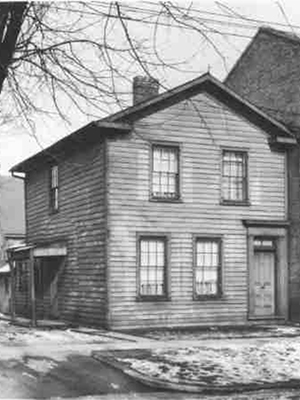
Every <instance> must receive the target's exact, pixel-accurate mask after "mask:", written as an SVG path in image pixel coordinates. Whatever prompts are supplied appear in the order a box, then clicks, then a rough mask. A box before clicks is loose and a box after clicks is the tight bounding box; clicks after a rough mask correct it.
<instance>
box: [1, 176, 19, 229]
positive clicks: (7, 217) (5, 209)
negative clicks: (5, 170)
mask: <svg viewBox="0 0 300 400" xmlns="http://www.w3.org/2000/svg"><path fill="white" fill-rule="evenodd" d="M0 230H1V234H4V235H5V236H23V235H25V204H24V182H23V181H22V180H20V179H15V178H12V177H11V176H0Z"/></svg>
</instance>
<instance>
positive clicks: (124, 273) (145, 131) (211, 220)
mask: <svg viewBox="0 0 300 400" xmlns="http://www.w3.org/2000/svg"><path fill="white" fill-rule="evenodd" d="M267 139H268V138H267V135H266V134H265V133H264V132H262V131H260V129H258V128H257V127H256V126H254V125H251V124H250V123H249V122H248V121H246V120H245V119H243V118H241V117H239V116H237V115H235V114H234V113H233V112H231V111H229V110H228V109H226V108H225V107H224V106H223V105H221V104H219V103H218V102H217V101H215V100H214V99H213V98H212V97H210V96H208V95H205V94H200V95H197V96H195V97H194V98H193V99H192V100H187V101H183V102H181V103H178V104H177V105H173V106H171V107H169V108H167V109H165V110H163V111H160V112H157V113H155V114H153V115H151V116H148V117H145V118H144V119H142V120H140V121H139V122H137V123H136V124H135V127H134V130H133V133H132V134H131V136H130V137H128V138H127V139H126V138H123V139H121V140H110V141H109V142H108V179H109V182H110V184H109V189H108V210H109V212H108V225H109V227H110V235H109V242H108V250H107V252H108V270H109V279H108V287H109V323H110V326H111V327H112V328H114V329H118V328H120V329H125V328H146V327H148V326H151V327H154V326H156V327H159V326H176V325H183V324H184V325H199V324H203V325H207V324H215V323H218V324H222V323H223V324H228V323H243V322H245V321H246V320H247V311H248V305H247V303H248V278H247V231H246V228H245V227H244V226H243V224H242V219H249V218H250V219H251V218H252V219H261V220H265V221H268V220H282V221H283V220H285V218H286V199H285V193H286V183H285V180H286V179H285V154H283V153H274V152H271V151H270V149H269V146H268V142H267ZM157 140H162V141H170V142H176V143H179V144H180V146H181V150H180V152H181V159H180V162H181V195H182V202H179V203H163V202H153V201H149V176H150V175H149V171H150V149H151V141H157ZM227 146H229V147H234V148H241V149H246V150H247V151H248V155H249V160H248V164H249V191H250V202H251V205H250V206H224V205H221V204H220V174H221V148H222V147H227ZM141 232H143V233H147V232H148V233H157V234H167V235H168V237H169V263H168V280H169V292H170V300H169V301H159V302H155V301H153V302H141V301H136V297H137V234H138V233H141ZM193 235H212V236H220V235H221V236H222V239H223V266H222V279H223V297H222V298H221V299H215V300H210V301H195V300H193V246H192V242H193V240H192V239H193ZM285 267H286V265H285Z"/></svg>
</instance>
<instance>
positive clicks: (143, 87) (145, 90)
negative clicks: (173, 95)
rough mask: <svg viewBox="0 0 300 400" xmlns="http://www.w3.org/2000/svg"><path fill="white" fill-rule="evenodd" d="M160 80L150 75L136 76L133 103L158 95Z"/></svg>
mask: <svg viewBox="0 0 300 400" xmlns="http://www.w3.org/2000/svg"><path fill="white" fill-rule="evenodd" d="M158 90H159V82H158V80H156V79H154V78H151V77H149V76H135V77H134V78H133V105H136V104H137V103H140V102H141V101H144V100H148V99H150V98H151V97H154V96H157V95H158Z"/></svg>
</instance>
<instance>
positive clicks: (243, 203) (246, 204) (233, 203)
mask: <svg viewBox="0 0 300 400" xmlns="http://www.w3.org/2000/svg"><path fill="white" fill-rule="evenodd" d="M220 204H221V205H222V206H237V207H249V206H251V203H250V201H249V200H243V201H234V200H221V201H220Z"/></svg>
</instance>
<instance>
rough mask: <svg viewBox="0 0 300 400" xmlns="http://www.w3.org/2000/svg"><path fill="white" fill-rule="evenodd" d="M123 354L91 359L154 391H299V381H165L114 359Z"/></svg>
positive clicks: (103, 353) (96, 354)
mask: <svg viewBox="0 0 300 400" xmlns="http://www.w3.org/2000/svg"><path fill="white" fill-rule="evenodd" d="M118 353H119V354H124V350H114V351H93V352H92V354H91V355H92V357H93V358H94V359H95V360H97V361H100V362H103V363H105V364H107V365H109V366H111V367H113V368H116V369H118V370H120V371H122V372H123V373H124V374H126V375H128V376H130V377H131V378H134V379H136V380H137V381H139V382H141V383H143V384H144V385H146V386H149V387H152V388H154V389H163V390H169V391H177V392H187V393H201V394H222V393H224V394H227V393H233V392H234V393H242V392H249V391H258V390H269V389H299V388H300V380H290V381H282V382H271V383H254V384H240V385H224V386H213V385H201V384H197V383H194V382H191V381H185V380H181V381H179V382H171V381H166V380H163V379H160V378H156V377H151V376H148V375H145V374H143V373H141V372H139V371H137V370H135V369H133V368H131V367H129V366H128V364H127V363H125V362H122V361H119V360H117V359H116V355H117V354H118Z"/></svg>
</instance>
